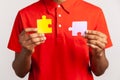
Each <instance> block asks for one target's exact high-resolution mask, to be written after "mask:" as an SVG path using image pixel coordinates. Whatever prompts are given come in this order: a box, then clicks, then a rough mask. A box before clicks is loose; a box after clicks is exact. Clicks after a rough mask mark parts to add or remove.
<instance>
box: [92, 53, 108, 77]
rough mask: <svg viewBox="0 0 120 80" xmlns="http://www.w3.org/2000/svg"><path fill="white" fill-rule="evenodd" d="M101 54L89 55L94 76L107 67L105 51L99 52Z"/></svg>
mask: <svg viewBox="0 0 120 80" xmlns="http://www.w3.org/2000/svg"><path fill="white" fill-rule="evenodd" d="M101 54H102V55H101V56H98V55H95V56H93V55H92V56H91V60H90V62H91V69H92V71H93V73H94V74H95V75H96V76H100V75H102V74H103V73H104V72H105V70H106V68H107V67H108V60H107V59H106V56H105V51H103V52H102V53H101Z"/></svg>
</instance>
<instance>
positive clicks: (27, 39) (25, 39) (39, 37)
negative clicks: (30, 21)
mask: <svg viewBox="0 0 120 80" xmlns="http://www.w3.org/2000/svg"><path fill="white" fill-rule="evenodd" d="M45 40H46V37H45V35H44V34H39V33H37V28H26V29H25V30H24V31H22V32H21V34H20V35H19V42H20V44H21V45H22V48H24V49H26V50H28V51H30V52H31V53H32V52H34V47H35V46H37V45H39V44H41V43H44V42H45Z"/></svg>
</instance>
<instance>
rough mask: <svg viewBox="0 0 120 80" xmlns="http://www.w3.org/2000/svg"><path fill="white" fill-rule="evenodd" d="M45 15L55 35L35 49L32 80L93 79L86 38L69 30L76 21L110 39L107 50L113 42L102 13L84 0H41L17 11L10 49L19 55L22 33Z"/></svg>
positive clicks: (51, 34)
mask: <svg viewBox="0 0 120 80" xmlns="http://www.w3.org/2000/svg"><path fill="white" fill-rule="evenodd" d="M42 15H45V16H46V18H47V19H52V25H51V26H50V27H51V28H52V33H47V34H45V36H46V38H47V39H46V41H45V43H43V44H40V45H38V46H37V47H35V52H34V53H33V55H32V64H31V66H32V67H31V70H30V74H29V80H93V76H92V73H91V69H90V67H89V47H88V46H87V43H86V39H84V38H83V37H82V36H81V35H78V36H73V35H72V32H73V31H70V30H69V28H70V27H72V23H73V22H76V21H78V22H87V29H88V30H97V31H101V32H103V33H105V34H106V35H107V36H108V44H107V46H106V47H110V46H111V45H112V43H111V40H110V36H109V33H108V29H107V26H106V22H105V19H104V15H103V13H102V10H101V9H100V8H98V7H96V6H94V5H92V4H90V3H87V2H84V1H82V0H67V2H64V3H62V4H61V5H58V4H56V3H54V2H51V1H49V0H44V1H43V0H40V1H38V2H36V3H34V4H32V5H30V6H28V7H26V8H24V9H22V10H20V11H19V12H18V15H17V17H16V20H15V23H14V26H13V30H12V33H11V37H10V40H9V44H8V48H9V49H11V50H13V51H15V52H20V51H21V45H20V43H19V40H18V36H19V34H20V33H21V32H22V30H24V29H25V28H28V27H34V28H35V27H36V26H37V19H41V18H42ZM79 27H81V26H79Z"/></svg>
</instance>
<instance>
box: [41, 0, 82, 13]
mask: <svg viewBox="0 0 120 80" xmlns="http://www.w3.org/2000/svg"><path fill="white" fill-rule="evenodd" d="M76 1H78V0H66V1H65V2H63V3H61V4H57V3H56V2H54V1H53V0H40V2H42V3H43V4H44V5H45V7H46V10H47V12H48V13H50V11H51V10H52V9H55V8H57V7H58V5H60V6H61V8H62V9H63V10H64V11H65V12H66V13H68V14H69V13H70V7H71V6H72V5H73V4H74V3H75V2H76ZM81 1H82V0H81Z"/></svg>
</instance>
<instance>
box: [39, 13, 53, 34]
mask: <svg viewBox="0 0 120 80" xmlns="http://www.w3.org/2000/svg"><path fill="white" fill-rule="evenodd" d="M51 24H52V19H46V16H45V15H43V16H42V19H38V20H37V28H38V33H52V27H49V25H51Z"/></svg>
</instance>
